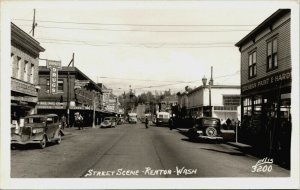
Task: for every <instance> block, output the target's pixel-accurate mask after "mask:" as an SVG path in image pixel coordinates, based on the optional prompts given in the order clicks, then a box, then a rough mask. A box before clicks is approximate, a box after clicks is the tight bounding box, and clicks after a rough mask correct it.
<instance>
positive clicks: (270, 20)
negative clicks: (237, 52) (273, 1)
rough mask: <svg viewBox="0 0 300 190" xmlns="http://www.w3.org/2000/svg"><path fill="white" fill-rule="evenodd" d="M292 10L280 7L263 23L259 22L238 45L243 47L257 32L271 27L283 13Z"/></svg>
mask: <svg viewBox="0 0 300 190" xmlns="http://www.w3.org/2000/svg"><path fill="white" fill-rule="evenodd" d="M289 12H291V10H290V9H278V10H277V11H276V12H275V13H273V14H272V15H271V16H269V17H268V18H267V19H266V20H264V21H263V22H262V23H261V24H259V25H258V26H257V27H256V28H255V29H254V30H252V31H251V32H250V33H249V34H247V35H246V36H245V37H244V38H243V39H241V40H240V41H239V42H237V43H236V44H235V46H237V47H241V46H242V45H243V44H245V43H246V42H248V41H249V40H252V39H253V38H255V36H256V35H257V34H259V33H260V32H261V31H262V30H264V29H265V28H268V27H270V25H272V24H273V23H274V22H275V21H277V20H278V19H279V18H280V17H282V16H283V15H285V14H287V13H289Z"/></svg>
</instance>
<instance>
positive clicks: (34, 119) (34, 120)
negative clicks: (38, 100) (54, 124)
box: [25, 117, 46, 124]
mask: <svg viewBox="0 0 300 190" xmlns="http://www.w3.org/2000/svg"><path fill="white" fill-rule="evenodd" d="M45 122H46V118H45V117H28V118H25V123H27V124H31V123H45Z"/></svg>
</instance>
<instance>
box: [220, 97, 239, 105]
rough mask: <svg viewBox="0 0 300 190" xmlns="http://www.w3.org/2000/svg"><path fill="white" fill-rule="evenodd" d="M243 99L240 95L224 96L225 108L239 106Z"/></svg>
mask: <svg viewBox="0 0 300 190" xmlns="http://www.w3.org/2000/svg"><path fill="white" fill-rule="evenodd" d="M240 104H241V99H240V96H239V95H223V105H224V106H239V105H240Z"/></svg>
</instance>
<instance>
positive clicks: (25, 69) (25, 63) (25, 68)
mask: <svg viewBox="0 0 300 190" xmlns="http://www.w3.org/2000/svg"><path fill="white" fill-rule="evenodd" d="M27 80H28V61H25V62H24V81H25V82H27Z"/></svg>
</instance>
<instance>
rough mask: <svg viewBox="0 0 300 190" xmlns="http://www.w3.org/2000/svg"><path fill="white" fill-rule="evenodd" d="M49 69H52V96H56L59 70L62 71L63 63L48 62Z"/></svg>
mask: <svg viewBox="0 0 300 190" xmlns="http://www.w3.org/2000/svg"><path fill="white" fill-rule="evenodd" d="M47 68H48V69H50V94H56V93H57V90H58V87H57V85H58V82H57V81H58V69H61V61H53V60H47Z"/></svg>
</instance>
